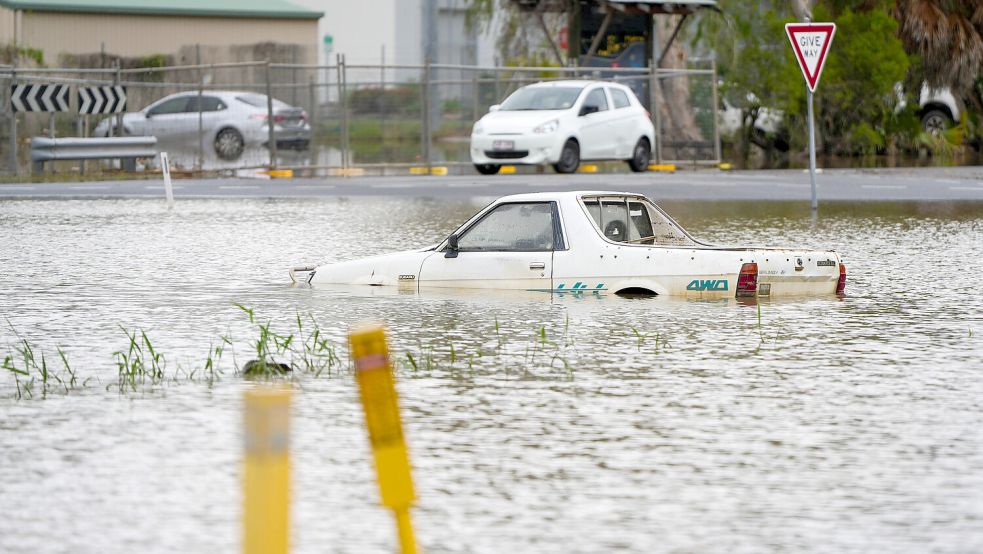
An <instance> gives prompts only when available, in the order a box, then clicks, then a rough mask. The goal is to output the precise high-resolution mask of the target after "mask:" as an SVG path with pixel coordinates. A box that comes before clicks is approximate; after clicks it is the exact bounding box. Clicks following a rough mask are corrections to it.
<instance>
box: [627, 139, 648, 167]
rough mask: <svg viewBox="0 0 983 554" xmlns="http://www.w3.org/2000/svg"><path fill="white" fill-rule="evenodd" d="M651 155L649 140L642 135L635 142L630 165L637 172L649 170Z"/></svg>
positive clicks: (629, 161)
mask: <svg viewBox="0 0 983 554" xmlns="http://www.w3.org/2000/svg"><path fill="white" fill-rule="evenodd" d="M651 156H652V149H651V148H650V147H649V141H648V139H647V138H644V137H642V138H640V139H638V143H636V144H635V150H634V151H633V152H632V155H631V159H630V160H628V167H630V168H631V170H632V171H634V172H635V173H641V172H642V171H648V168H649V159H650V158H651Z"/></svg>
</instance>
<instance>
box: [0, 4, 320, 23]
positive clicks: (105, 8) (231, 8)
mask: <svg viewBox="0 0 983 554" xmlns="http://www.w3.org/2000/svg"><path fill="white" fill-rule="evenodd" d="M0 6H3V7H5V8H7V9H10V10H33V11H39V12H71V13H111V14H136V15H190V16H200V17H250V18H270V19H320V18H321V16H323V15H324V12H317V11H313V10H309V9H307V8H302V7H299V6H295V5H294V4H291V3H290V2H286V1H284V0H0Z"/></svg>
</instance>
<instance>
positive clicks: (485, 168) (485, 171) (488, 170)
mask: <svg viewBox="0 0 983 554" xmlns="http://www.w3.org/2000/svg"><path fill="white" fill-rule="evenodd" d="M474 168H475V169H477V170H478V173H481V174H482V175H494V174H496V173H498V170H499V169H502V166H500V165H495V164H474Z"/></svg>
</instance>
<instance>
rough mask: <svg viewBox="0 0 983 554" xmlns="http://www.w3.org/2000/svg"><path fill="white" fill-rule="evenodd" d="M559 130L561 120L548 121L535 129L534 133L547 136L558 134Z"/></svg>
mask: <svg viewBox="0 0 983 554" xmlns="http://www.w3.org/2000/svg"><path fill="white" fill-rule="evenodd" d="M559 128H560V120H559V119H551V120H550V121H547V122H546V123H543V124H542V125H539V126H538V127H533V130H532V132H534V133H536V134H537V135H546V134H549V133H554V132H556V130H557V129H559Z"/></svg>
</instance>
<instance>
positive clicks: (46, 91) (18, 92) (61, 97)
mask: <svg viewBox="0 0 983 554" xmlns="http://www.w3.org/2000/svg"><path fill="white" fill-rule="evenodd" d="M10 105H11V106H12V107H13V108H14V111H15V112H67V111H68V85H13V86H11V88H10Z"/></svg>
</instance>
